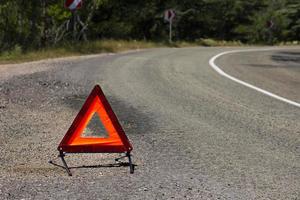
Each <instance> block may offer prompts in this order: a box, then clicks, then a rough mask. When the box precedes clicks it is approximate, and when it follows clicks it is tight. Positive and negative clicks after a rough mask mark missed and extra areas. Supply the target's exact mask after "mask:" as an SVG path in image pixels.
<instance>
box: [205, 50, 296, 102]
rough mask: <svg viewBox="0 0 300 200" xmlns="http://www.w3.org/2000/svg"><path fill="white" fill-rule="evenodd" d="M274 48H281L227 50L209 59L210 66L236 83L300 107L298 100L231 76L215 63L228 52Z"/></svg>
mask: <svg viewBox="0 0 300 200" xmlns="http://www.w3.org/2000/svg"><path fill="white" fill-rule="evenodd" d="M282 49H286V48H280V50H282ZM272 50H279V49H278V48H265V49H243V50H231V51H225V52H222V53H219V54H217V55H215V56H214V57H212V58H211V59H210V60H209V65H210V66H211V67H212V68H213V69H214V70H215V71H216V72H217V73H218V74H220V75H221V76H224V77H226V78H228V79H230V80H232V81H234V82H236V83H239V84H241V85H243V86H246V87H248V88H251V89H253V90H255V91H257V92H260V93H263V94H264V95H267V96H269V97H272V98H275V99H277V100H279V101H282V102H285V103H288V104H290V105H293V106H296V107H298V108H300V103H297V102H295V101H292V100H289V99H287V98H284V97H281V96H279V95H277V94H274V93H272V92H269V91H267V90H264V89H261V88H259V87H257V86H254V85H252V84H249V83H247V82H245V81H242V80H240V79H238V78H235V77H233V76H231V75H229V74H227V73H225V72H224V71H223V70H222V69H221V68H220V67H219V66H218V65H217V64H215V61H216V60H217V59H218V58H220V57H222V56H224V55H228V54H234V53H243V52H255V51H272Z"/></svg>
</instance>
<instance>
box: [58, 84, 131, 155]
mask: <svg viewBox="0 0 300 200" xmlns="http://www.w3.org/2000/svg"><path fill="white" fill-rule="evenodd" d="M94 115H95V116H97V117H99V119H100V121H101V122H102V124H103V126H104V128H105V129H106V132H107V134H108V137H105V138H101V137H94V136H93V137H89V136H87V137H84V136H83V132H84V130H85V128H86V127H87V125H88V124H89V122H90V121H91V119H92V117H93V116H94ZM58 150H59V151H60V152H65V153H125V152H127V153H129V152H131V150H132V146H131V144H130V142H129V140H128V138H127V136H126V134H125V132H124V130H123V128H122V126H121V125H120V123H119V121H118V119H117V117H116V115H115V114H114V112H113V110H112V108H111V106H110V105H109V103H108V101H107V99H106V98H105V96H104V93H103V91H102V90H101V88H100V86H99V85H96V86H95V87H94V89H93V90H92V92H91V94H90V95H89V96H88V98H87V99H86V101H85V103H84V104H83V106H82V108H81V110H80V111H79V113H78V115H77V116H76V118H75V120H74V121H73V123H72V125H71V127H70V128H69V130H68V132H67V133H66V135H65V136H64V138H63V139H62V141H61V143H60V144H59V146H58Z"/></svg>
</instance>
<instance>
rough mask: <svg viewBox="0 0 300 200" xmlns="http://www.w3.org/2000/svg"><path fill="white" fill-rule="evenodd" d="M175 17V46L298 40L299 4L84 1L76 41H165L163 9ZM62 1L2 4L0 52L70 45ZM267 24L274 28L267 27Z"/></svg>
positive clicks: (277, 0) (5, 0) (268, 0)
mask: <svg viewBox="0 0 300 200" xmlns="http://www.w3.org/2000/svg"><path fill="white" fill-rule="evenodd" d="M169 8H172V9H174V10H175V11H176V15H177V16H176V18H175V20H174V35H173V38H174V40H177V41H179V40H180V41H191V42H194V41H197V40H199V39H201V38H211V39H215V40H228V41H241V42H243V43H255V44H257V43H272V44H275V43H277V42H282V41H283V42H284V41H299V40H300V2H299V0H147V1H141V0H139V1H137V0H126V1H124V0H83V7H82V8H81V9H80V10H78V11H77V15H78V16H80V19H81V21H82V23H83V24H82V25H81V26H80V27H79V25H80V24H78V30H77V31H78V34H79V32H80V31H81V30H82V27H85V28H84V30H82V31H83V32H84V34H81V35H80V34H79V35H78V37H76V40H86V39H87V40H89V41H93V40H99V39H100V40H101V39H125V40H146V41H165V40H168V23H167V22H165V21H164V20H163V14H164V11H165V10H166V9H169ZM69 19H72V13H71V12H70V11H69V10H67V9H66V8H64V0H32V1H28V0H0V50H1V51H4V50H10V49H14V48H21V49H22V50H27V49H38V48H43V47H49V46H53V45H59V44H63V43H66V42H72V41H73V40H74V39H75V37H74V36H72V33H71V32H72V27H71V28H70V26H71V24H72V20H70V21H68V20H69ZM270 23H273V24H274V25H273V26H272V27H270Z"/></svg>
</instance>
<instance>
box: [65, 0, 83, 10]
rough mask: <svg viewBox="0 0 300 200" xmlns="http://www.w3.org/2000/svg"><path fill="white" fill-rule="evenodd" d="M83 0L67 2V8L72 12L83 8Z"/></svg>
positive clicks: (68, 0)
mask: <svg viewBox="0 0 300 200" xmlns="http://www.w3.org/2000/svg"><path fill="white" fill-rule="evenodd" d="M81 6H82V0H66V1H65V7H66V8H67V9H69V10H71V11H73V10H77V9H79V8H81Z"/></svg>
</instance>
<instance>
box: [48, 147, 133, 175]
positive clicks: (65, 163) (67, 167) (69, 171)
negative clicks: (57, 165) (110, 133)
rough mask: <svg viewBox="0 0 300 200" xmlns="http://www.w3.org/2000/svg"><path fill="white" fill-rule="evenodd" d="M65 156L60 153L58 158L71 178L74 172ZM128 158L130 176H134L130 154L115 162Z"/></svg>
mask: <svg viewBox="0 0 300 200" xmlns="http://www.w3.org/2000/svg"><path fill="white" fill-rule="evenodd" d="M65 156H66V154H65V153H64V152H62V151H59V155H58V157H60V158H61V161H62V163H63V165H64V169H65V170H66V171H67V173H68V175H69V176H72V172H71V170H70V168H69V166H68V164H67V162H66V160H65ZM126 157H127V158H128V164H129V170H130V174H133V173H134V164H133V163H132V159H131V155H130V152H126V154H125V156H122V157H119V158H116V159H115V161H116V162H117V161H119V160H121V159H123V158H126ZM50 163H51V162H50Z"/></svg>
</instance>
